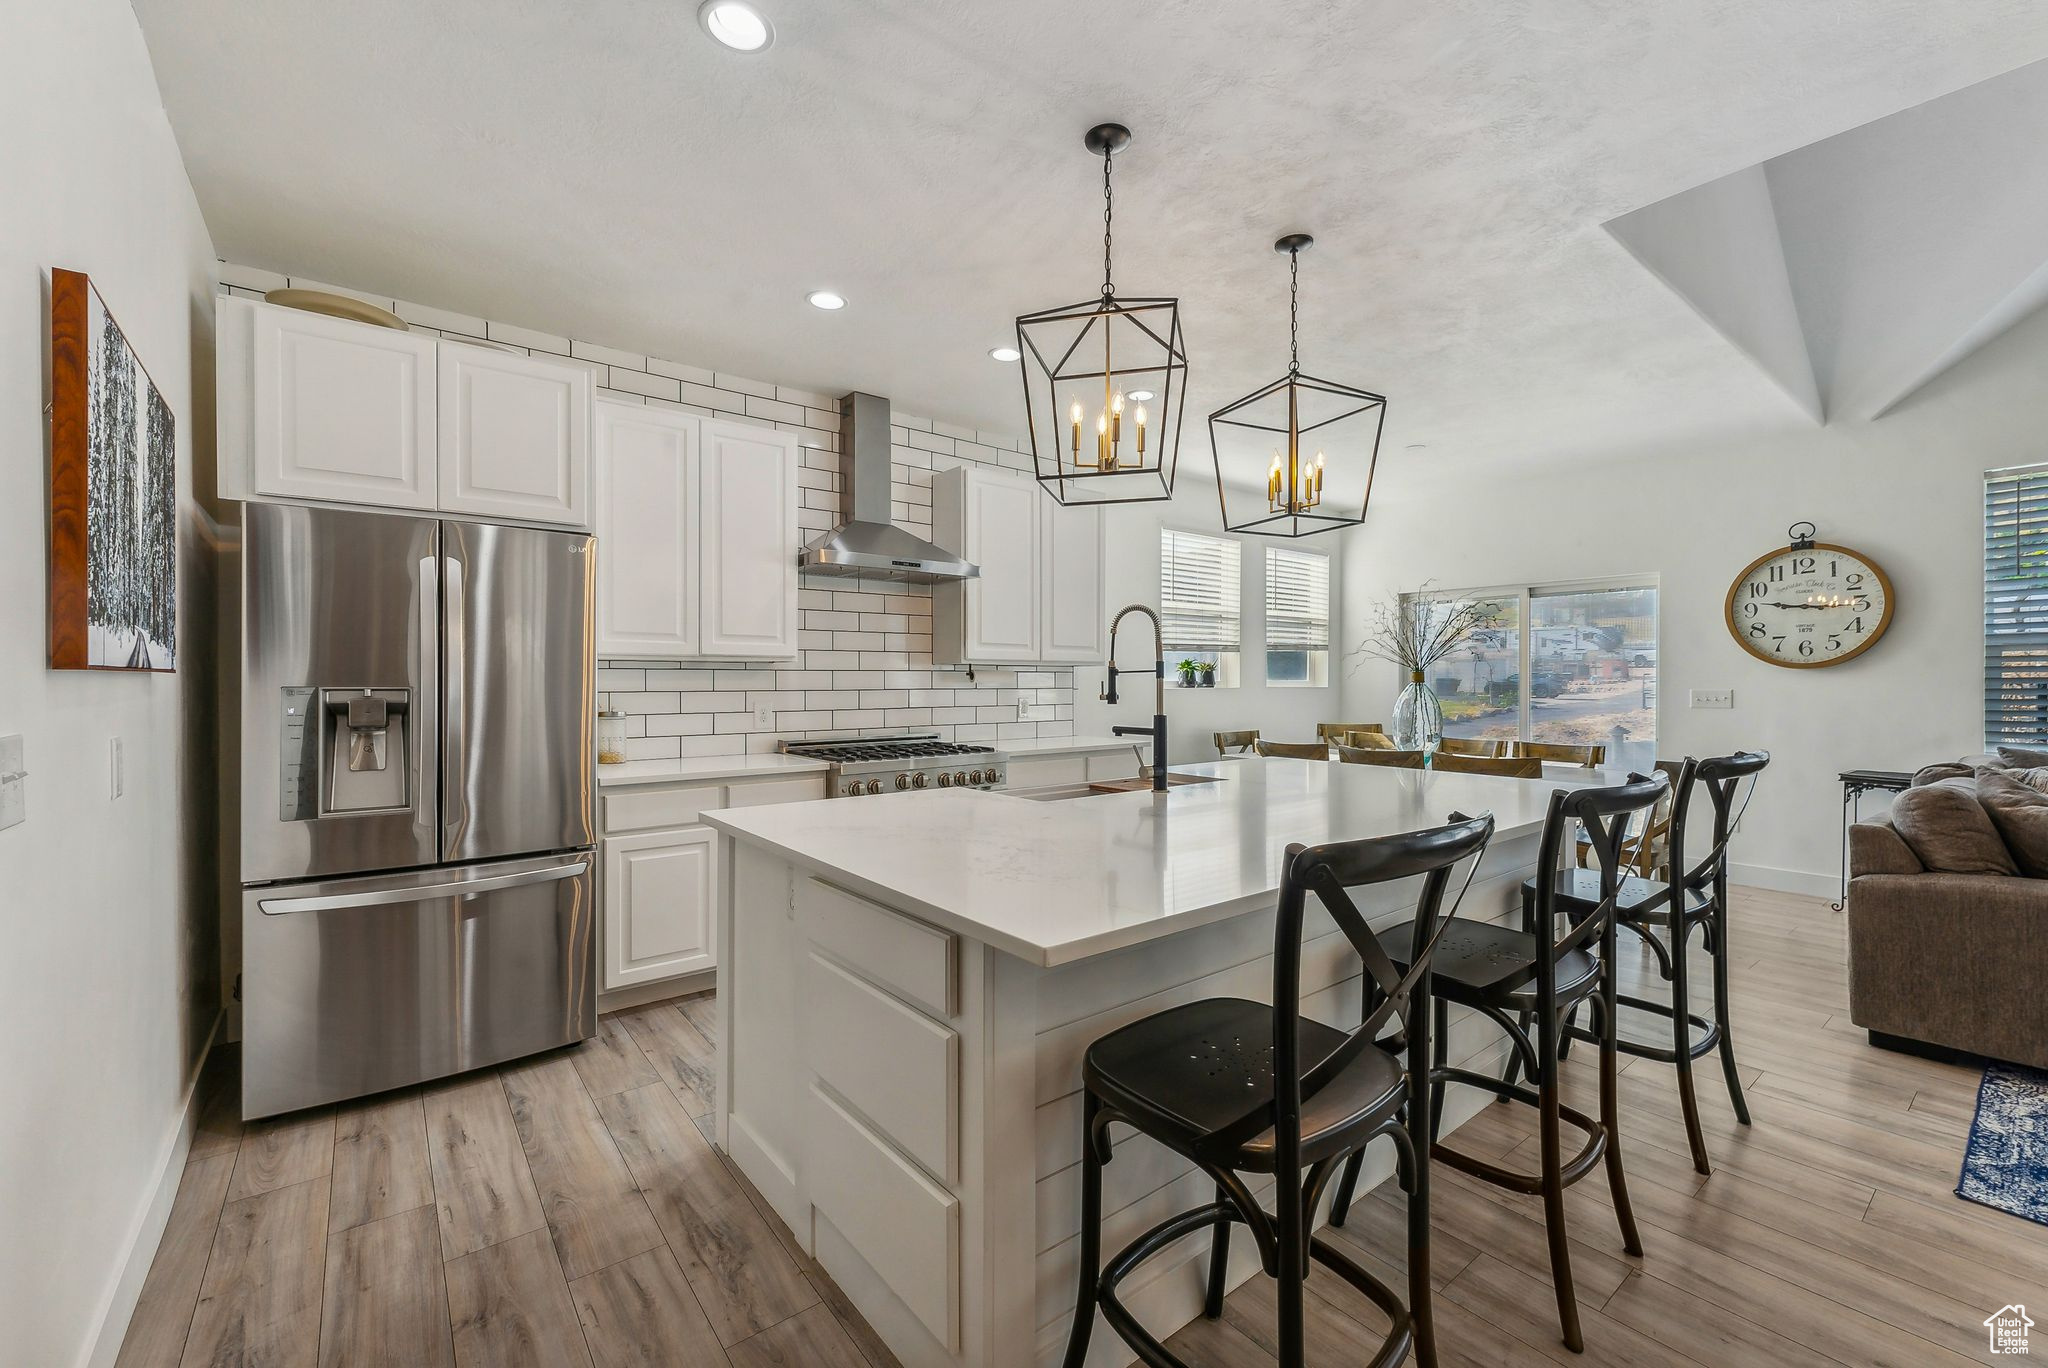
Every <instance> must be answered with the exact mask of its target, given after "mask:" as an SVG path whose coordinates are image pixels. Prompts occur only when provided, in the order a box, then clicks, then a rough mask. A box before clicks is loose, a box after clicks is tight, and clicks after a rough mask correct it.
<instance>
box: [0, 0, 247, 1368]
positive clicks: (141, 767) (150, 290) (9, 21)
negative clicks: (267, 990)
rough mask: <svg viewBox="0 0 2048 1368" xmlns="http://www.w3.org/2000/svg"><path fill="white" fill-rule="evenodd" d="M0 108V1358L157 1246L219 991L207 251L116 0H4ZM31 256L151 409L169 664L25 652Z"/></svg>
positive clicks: (78, 1310)
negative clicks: (77, 307) (10, 810)
mask: <svg viewBox="0 0 2048 1368" xmlns="http://www.w3.org/2000/svg"><path fill="white" fill-rule="evenodd" d="M0 129H4V130H5V135H4V137H0V186H4V187H5V199H6V208H5V210H4V211H0V733H11V732H20V733H23V734H24V735H25V737H26V739H27V751H28V754H27V762H28V769H29V772H30V777H29V781H28V821H27V822H26V823H24V824H23V825H21V826H17V827H14V828H12V829H10V830H7V831H4V832H0V934H4V935H5V937H6V946H7V948H6V953H5V954H4V955H0V1039H4V1040H5V1041H6V1048H5V1049H4V1050H0V1326H4V1327H5V1329H4V1331H0V1337H4V1343H5V1348H4V1349H0V1358H5V1359H6V1360H7V1361H8V1362H9V1363H20V1364H37V1365H45V1364H48V1365H60V1364H73V1363H79V1362H82V1361H84V1359H85V1357H86V1355H87V1354H88V1353H89V1352H90V1351H91V1347H92V1344H93V1342H94V1338H95V1335H96V1332H97V1330H98V1327H99V1325H100V1323H101V1321H102V1320H103V1319H104V1318H105V1317H106V1315H107V1312H108V1309H109V1307H110V1306H116V1304H117V1301H119V1302H125V1301H126V1300H127V1299H128V1298H132V1296H133V1295H134V1288H133V1287H132V1286H130V1287H126V1288H125V1289H119V1288H118V1287H117V1285H118V1284H119V1282H120V1279H121V1275H122V1273H123V1271H124V1266H125V1263H126V1260H127V1256H128V1253H129V1251H130V1249H131V1248H132V1247H134V1245H135V1244H136V1242H137V1237H138V1235H140V1236H142V1248H143V1251H144V1255H145V1257H146V1256H147V1253H148V1251H150V1250H151V1249H153V1248H154V1245H155V1241H156V1234H157V1231H156V1229H155V1228H154V1224H153V1222H154V1221H156V1220H161V1212H160V1211H158V1210H157V1209H155V1208H153V1206H152V1202H153V1199H154V1198H155V1197H156V1195H157V1190H158V1179H159V1177H160V1175H161V1174H162V1172H163V1170H164V1166H165V1164H166V1162H167V1161H168V1160H171V1159H174V1158H175V1157H176V1154H175V1146H176V1143H177V1140H178V1134H177V1132H178V1125H179V1120H180V1117H181V1114H182V1108H183V1103H184V1100H185V1095H186V1090H187V1085H188V1082H189V1079H190V1076H191V1070H192V1066H193V1065H194V1063H195V1061H196V1059H197V1056H198V1052H199V1050H200V1048H201V1046H202V1044H203V1041H204V1037H205V1033H206V1032H207V1031H208V1030H209V1029H211V1026H212V1021H213V1013H214V1007H213V1004H214V1002H215V1001H216V1000H217V998H218V993H217V991H216V990H215V988H214V986H213V984H212V981H211V980H212V974H213V968H212V965H213V962H214V955H213V948H212V947H213V936H214V934H215V931H214V919H213V916H212V902H211V899H212V892H211V884H212V881H213V868H212V856H211V853H210V852H211V847H212V842H213V832H214V825H213V818H212V808H211V804H210V802H207V801H203V800H202V799H201V798H200V796H199V795H200V794H202V793H203V792H204V791H205V789H206V788H208V787H210V775H211V758H210V754H209V752H210V750H211V740H210V737H211V726H212V723H211V720H210V712H209V709H208V707H207V705H206V700H207V697H208V691H210V689H211V687H212V673H211V663H210V662H211V655H212V645H211V635H210V633H211V623H210V621H209V620H208V618H207V612H208V610H207V608H206V605H207V604H208V602H209V596H210V593H211V589H210V585H209V583H208V578H209V565H210V557H208V556H207V555H206V554H205V551H204V548H205V545H206V543H205V540H204V537H203V534H202V532H201V530H200V526H199V523H200V515H199V513H198V511H197V509H196V508H195V507H194V506H193V504H192V502H191V490H192V478H191V477H192V455H193V453H194V452H195V451H198V450H203V449H205V447H206V446H207V445H209V444H210V442H211V436H210V433H211V425H212V414H211V390H212V372H211V362H210V357H211V349H212V340H211V339H212V316H213V313H212V268H213V252H212V247H211V244H210V243H209V241H208V238H207V232H206V226H205V224H204V223H203V222H202V221H201V219H200V216H199V209H198V206H197V204H196V202H195V201H194V199H193V195H192V189H191V186H190V184H189V183H188V182H187V180H186V177H185V171H184V167H183V165H182V164H181V163H180V161H179V157H178V149H177V146H176V145H175V143H174V142H173V140H172V136H171V131H170V128H169V126H168V124H167V123H166V122H165V119H164V115H163V111H162V108H161V107H160V105H159V103H158V97H157V89H156V82H155V78H154V77H153V76H152V75H151V72H150V67H149V59H148V55H147V53H146V52H145V51H144V48H143V43H142V35H141V33H140V31H139V30H138V28H137V26H136V22H135V17H134V14H133V13H132V11H131V10H130V9H129V7H128V5H127V3H125V0H65V3H62V4H18V5H9V6H7V7H6V21H5V28H4V32H0ZM53 266H63V267H68V268H70V269H72V270H77V271H84V272H86V273H87V274H88V275H90V276H91V277H92V278H93V280H94V281H95V282H96V283H97V285H98V287H99V290H100V293H101V295H102V297H103V298H104V299H105V300H106V303H107V307H108V308H109V310H111V311H112V313H113V314H114V317H115V318H116V319H117V320H118V321H119V322H120V324H121V326H122V328H123V329H124V330H125V331H126V333H127V335H128V338H129V340H130V342H131V343H132V344H133V346H134V348H135V351H136V354H137V355H138V356H139V357H140V359H141V360H142V362H143V364H144V365H145V366H146V367H147V368H148V369H149V372H150V375H151V377H152V378H153V379H154V380H155V382H156V384H157V385H158V387H159V388H160V389H161V390H162V392H163V394H164V396H165V398H166V399H167V400H168V401H169V403H170V406H171V409H172V411H173V412H174V414H175V415H176V419H177V425H178V446H179V458H180V469H179V477H178V488H179V494H180V505H181V508H180V512H181V517H180V523H181V528H180V556H179V561H180V566H179V574H180V582H179V599H180V612H179V626H178V635H179V648H180V657H181V659H180V670H179V673H178V674H177V675H176V676H174V677H166V676H161V675H121V674H110V673H94V674H84V673H52V672H50V671H49V670H47V669H46V668H45V663H46V659H47V655H46V636H45V610H44V604H45V602H46V597H47V596H46V592H45V562H44V556H45V524H46V516H47V515H46V509H47V507H48V497H47V486H46V483H45V470H44V462H45V452H46V450H47V427H46V425H45V423H44V421H43V418H42V412H43V405H44V403H45V401H46V399H47V397H48V385H49V381H48V337H49V329H48V317H49V313H48V290H49V268H50V267H53ZM195 387H196V388H197V389H198V390H199V392H200V394H201V396H202V403H201V405H198V406H195V403H194V391H195ZM202 408H203V411H201V410H202ZM113 736H119V737H120V738H122V740H123V741H124V742H125V744H126V754H127V786H126V795H125V796H124V797H122V798H121V799H119V800H118V801H113V800H109V798H108V783H107V769H108V765H107V743H108V738H109V737H113ZM117 1290H119V1291H120V1292H121V1293H122V1295H120V1296H119V1297H118V1298H117ZM126 1314H127V1307H126V1305H119V1306H118V1307H117V1311H116V1315H115V1316H114V1322H115V1324H114V1331H113V1335H112V1338H113V1339H114V1340H115V1341H118V1333H119V1329H120V1326H121V1325H122V1324H124V1323H125V1320H126ZM111 1347H112V1346H109V1348H111Z"/></svg>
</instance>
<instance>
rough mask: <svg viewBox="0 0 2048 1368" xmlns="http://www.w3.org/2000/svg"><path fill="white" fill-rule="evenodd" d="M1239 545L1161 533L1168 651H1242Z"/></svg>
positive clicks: (1161, 591)
mask: <svg viewBox="0 0 2048 1368" xmlns="http://www.w3.org/2000/svg"><path fill="white" fill-rule="evenodd" d="M1237 586H1238V547H1237V543H1236V542H1234V541H1232V540H1230V539H1228V538H1226V537H1205V536H1203V535H1201V534H1200V533H1198V532H1175V531H1173V530H1172V529H1171V528H1162V529H1160V532H1159V608H1160V618H1161V623H1162V626H1163V627H1164V628H1165V632H1166V649H1167V650H1168V651H1235V650H1236V649H1237V648H1238V637H1239V636H1240V633H1239V631H1238V612H1237V605H1238V591H1237Z"/></svg>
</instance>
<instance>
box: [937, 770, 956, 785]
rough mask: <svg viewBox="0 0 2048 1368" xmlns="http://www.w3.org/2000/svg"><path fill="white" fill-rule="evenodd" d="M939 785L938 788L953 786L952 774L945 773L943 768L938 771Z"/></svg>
mask: <svg viewBox="0 0 2048 1368" xmlns="http://www.w3.org/2000/svg"><path fill="white" fill-rule="evenodd" d="M939 787H940V788H951V787H953V776H952V775H950V774H948V773H946V772H945V771H944V770H940V771H939Z"/></svg>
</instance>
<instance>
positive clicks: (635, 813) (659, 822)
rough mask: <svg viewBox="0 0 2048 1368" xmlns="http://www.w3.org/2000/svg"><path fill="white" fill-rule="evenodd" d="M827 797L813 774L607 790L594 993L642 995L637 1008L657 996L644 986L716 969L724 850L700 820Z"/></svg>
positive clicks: (602, 822)
mask: <svg viewBox="0 0 2048 1368" xmlns="http://www.w3.org/2000/svg"><path fill="white" fill-rule="evenodd" d="M824 796H825V780H824V776H823V775H821V774H810V773H798V774H794V775H784V776H781V777H776V778H769V777H765V776H763V777H758V778H756V777H751V776H749V777H743V778H727V779H716V780H700V781H698V782H695V783H685V782H681V781H678V782H676V783H665V784H661V783H658V784H632V785H620V786H618V787H614V788H610V789H607V790H605V791H604V794H603V799H602V801H601V803H600V805H599V813H600V825H601V828H602V831H601V836H602V839H601V840H600V841H599V843H598V849H599V860H598V894H597V896H598V905H599V906H600V907H601V908H602V909H603V916H602V918H601V919H600V921H599V923H598V936H597V959H598V985H597V986H598V991H599V992H601V993H613V992H619V991H621V990H624V989H639V990H643V991H642V993H641V995H640V997H639V998H638V999H637V1000H643V1001H644V1000H646V998H647V997H648V996H655V997H658V996H661V992H660V989H659V988H655V989H652V990H648V989H647V985H649V984H660V983H661V982H662V981H663V980H666V979H674V978H681V977H683V976H684V975H686V974H700V973H702V972H704V971H705V970H708V969H715V968H717V967H718V912H719V904H720V902H721V901H722V900H723V899H724V897H725V888H726V869H725V860H726V852H727V851H729V850H730V849H731V845H730V842H729V841H728V840H727V838H725V837H722V836H720V835H719V834H718V833H717V832H716V831H713V830H712V829H711V828H710V827H708V826H706V825H704V823H703V814H704V813H706V812H711V811H714V810H716V809H718V808H727V807H755V806H759V805H761V804H764V803H797V802H804V801H806V800H808V799H812V798H823V797H824ZM602 1005H603V1004H602V1003H600V1006H602Z"/></svg>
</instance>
